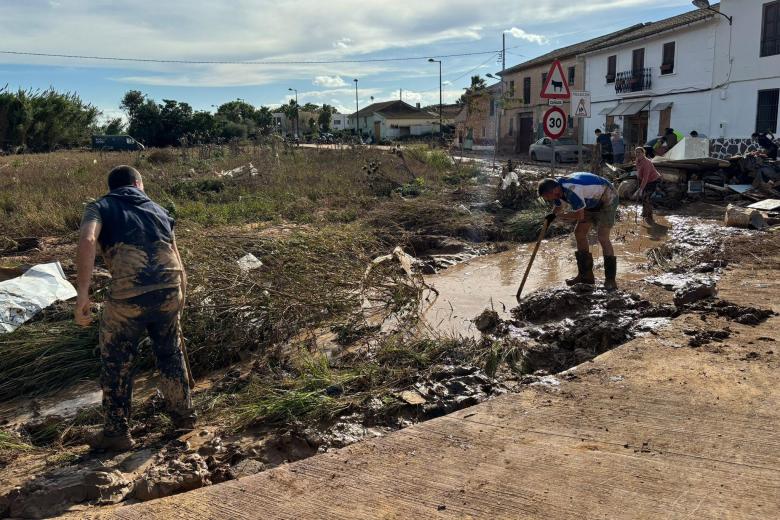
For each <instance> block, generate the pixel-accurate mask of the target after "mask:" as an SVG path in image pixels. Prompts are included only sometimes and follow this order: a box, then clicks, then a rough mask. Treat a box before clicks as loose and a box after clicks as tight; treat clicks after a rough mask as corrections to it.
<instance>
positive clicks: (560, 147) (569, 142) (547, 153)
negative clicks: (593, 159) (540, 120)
mask: <svg viewBox="0 0 780 520" xmlns="http://www.w3.org/2000/svg"><path fill="white" fill-rule="evenodd" d="M577 153H578V152H577V141H575V140H574V139H572V138H571V137H563V138H561V139H558V140H557V141H555V162H557V163H564V162H577ZM528 154H529V155H530V156H531V160H532V161H552V141H551V140H550V138H549V137H543V138H541V139H539V140H538V141H536V142H535V143H533V144H532V145H531V147H530V148H529V149H528ZM582 155H583V158H584V159H585V160H586V161H588V160H590V151H589V150H588V149H587V148H585V147H583V152H582Z"/></svg>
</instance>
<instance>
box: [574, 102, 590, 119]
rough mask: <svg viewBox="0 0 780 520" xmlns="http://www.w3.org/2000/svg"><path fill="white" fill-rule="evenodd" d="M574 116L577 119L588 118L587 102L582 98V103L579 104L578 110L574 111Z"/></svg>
mask: <svg viewBox="0 0 780 520" xmlns="http://www.w3.org/2000/svg"><path fill="white" fill-rule="evenodd" d="M574 115H575V116H577V117H587V115H588V109H587V108H585V100H584V99H583V98H580V102H579V103H577V109H576V110H575V111H574Z"/></svg>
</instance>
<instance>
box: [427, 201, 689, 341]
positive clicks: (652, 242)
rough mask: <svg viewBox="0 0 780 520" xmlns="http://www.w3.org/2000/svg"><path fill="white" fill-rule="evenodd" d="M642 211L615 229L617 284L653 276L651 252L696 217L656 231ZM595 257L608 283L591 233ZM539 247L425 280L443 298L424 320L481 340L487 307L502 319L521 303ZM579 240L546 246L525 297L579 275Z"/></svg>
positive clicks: (623, 216)
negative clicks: (477, 322) (480, 319)
mask: <svg viewBox="0 0 780 520" xmlns="http://www.w3.org/2000/svg"><path fill="white" fill-rule="evenodd" d="M637 211H638V207H634V206H629V207H626V208H621V210H620V214H619V218H620V221H619V222H618V223H617V225H616V226H615V228H614V230H613V234H612V242H613V245H614V247H615V252H616V254H617V256H618V281H619V282H620V281H623V282H625V281H630V280H638V279H641V278H643V277H645V276H647V275H648V272H647V270H646V269H645V267H646V265H647V263H648V258H647V256H646V254H647V251H649V250H654V249H656V248H660V247H661V246H663V245H664V244H665V243H666V242H667V241H669V240H670V239H671V238H672V237H673V236H674V233H677V234H680V233H683V229H687V228H694V227H695V226H696V225H697V223H698V221H697V220H696V219H694V218H674V219H672V220H667V219H666V218H665V217H659V219H658V223H657V225H655V226H648V225H646V224H645V223H644V222H642V221H641V219H639V218H638V214H637ZM590 242H591V252H592V253H593V256H594V260H595V270H596V276H597V277H598V278H603V271H602V268H603V260H602V255H601V247H600V246H599V245H598V242H597V241H596V240H595V236H594V234H593V233H591V237H590ZM533 246H534V244H523V245H520V246H516V247H513V248H511V249H510V250H508V251H505V252H500V253H496V254H491V255H487V256H480V257H477V258H474V259H472V260H468V261H466V262H463V263H460V264H457V265H455V266H453V267H450V268H449V269H447V270H444V271H441V272H439V273H437V274H434V275H428V276H426V277H425V280H426V282H427V283H429V284H430V285H431V286H433V287H435V288H436V289H437V290H438V291H439V293H440V296H439V298H438V299H437V300H436V302H434V304H433V305H432V306H431V307H430V308H429V309H428V310H427V312H426V315H425V319H426V321H427V322H428V324H429V325H430V326H431V327H432V328H433V329H435V330H437V331H438V332H440V333H443V334H453V335H462V336H466V337H477V336H478V333H479V331H478V330H477V328H476V327H475V326H474V324H473V322H472V319H473V318H474V317H475V316H477V315H478V314H479V313H480V312H482V310H483V309H485V308H492V309H494V310H495V311H496V312H498V313H499V315H500V316H501V317H503V318H508V317H509V310H510V309H511V308H512V307H514V306H515V305H516V304H517V302H516V300H515V294H516V292H517V288H518V286H519V285H520V282H521V280H522V278H523V274H524V273H525V269H526V267H527V262H528V260H529V258H530V256H531V252H532V250H533ZM574 250H575V243H574V236H573V234H569V235H568V236H559V237H555V238H551V239H546V240H544V241H543V242H542V244H541V246H540V248H539V252H538V253H537V256H536V259H535V260H534V265H533V266H532V268H531V272H530V274H529V276H528V280H527V281H526V285H525V288H524V289H523V294H524V295H528V294H531V293H532V292H534V291H536V290H538V289H544V288H548V287H556V286H558V285H560V284H562V283H563V281H564V280H565V279H566V278H569V277H571V276H574V275H575V274H576V272H577V265H576V262H575V260H574Z"/></svg>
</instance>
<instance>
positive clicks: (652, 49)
mask: <svg viewBox="0 0 780 520" xmlns="http://www.w3.org/2000/svg"><path fill="white" fill-rule="evenodd" d="M717 25H718V22H717V20H715V19H714V18H713V19H709V20H705V21H702V22H697V23H694V24H691V25H688V26H684V27H681V28H677V29H675V30H673V31H669V32H666V33H662V34H659V35H655V36H652V37H650V38H647V39H643V40H637V41H633V42H630V43H626V44H622V45H620V46H617V47H611V48H608V49H604V50H601V51H597V52H594V53H590V54H587V55H585V56H584V58H585V62H586V67H585V68H586V72H585V90H589V91H590V93H591V102H592V106H591V108H592V111H591V114H592V116H591V117H590V118H588V119H585V120H584V121H585V130H584V131H585V142H586V143H588V144H592V143H594V142H595V133H594V130H595V129H596V128H600V129H603V128H604V125H605V123H606V120H607V116H606V115H601V114H599V112H601V111H602V110H603V109H606V108H612V107H615V106H617V105H618V103H630V102H634V101H641V100H649V101H651V105H650V106H649V107H648V108H650V109H652V107H653V106H654V105H656V104H657V103H661V102H671V103H673V105H672V110H671V121H670V124H671V127H672V128H674V129H675V130H679V131H680V132H682V133H683V134H686V135H687V134H688V133H689V132H690V131H691V130H696V131H698V132H699V133H701V134H707V135H709V131H710V124H709V121H710V102H711V93H710V86H711V84H712V76H713V55H714V52H715V31H716V27H717ZM672 41H673V42H675V62H674V71H673V72H672V73H671V74H661V63H662V61H663V46H664V44H665V43H667V42H672ZM639 48H644V49H645V57H644V62H645V68H649V69H650V74H651V84H650V88H649V89H647V90H644V91H641V92H630V93H618V92H616V90H615V84H614V83H607V81H606V75H607V63H608V57H609V56H612V55H615V56H617V67H616V72H617V73H618V74H619V73H620V72H625V71H630V70H631V68H632V56H633V51H634V49H639ZM647 115H648V124H647V136H648V138H653V137H655V136H656V135H657V134H658V129H659V122H660V121H659V118H660V115H661V112H658V111H653V110H649V111H648V114H647ZM614 122H615V124H617V125H618V126H619V127H620V130H621V131H624V129H625V124H626V121H625V120H624V118H621V117H619V116H618V117H615V121H614Z"/></svg>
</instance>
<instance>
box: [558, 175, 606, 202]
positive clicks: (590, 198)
mask: <svg viewBox="0 0 780 520" xmlns="http://www.w3.org/2000/svg"><path fill="white" fill-rule="evenodd" d="M557 181H558V183H559V184H560V185H561V188H563V200H565V201H566V202H568V203H569V205H570V206H571V208H572V210H574V211H577V210H580V209H582V208H585V209H596V208H600V207H603V206H605V205H608V204H610V203H612V201H613V200H614V199H615V197H617V192H616V191H615V187H614V186H612V183H611V182H609V181H608V180H607V179H605V178H604V177H599V176H598V175H594V174H592V173H588V172H576V173H572V174H571V175H567V176H566V177H560V178H559V179H557ZM555 205H556V206H560V205H561V201H560V200H556V201H555Z"/></svg>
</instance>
